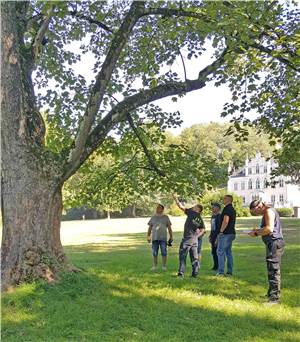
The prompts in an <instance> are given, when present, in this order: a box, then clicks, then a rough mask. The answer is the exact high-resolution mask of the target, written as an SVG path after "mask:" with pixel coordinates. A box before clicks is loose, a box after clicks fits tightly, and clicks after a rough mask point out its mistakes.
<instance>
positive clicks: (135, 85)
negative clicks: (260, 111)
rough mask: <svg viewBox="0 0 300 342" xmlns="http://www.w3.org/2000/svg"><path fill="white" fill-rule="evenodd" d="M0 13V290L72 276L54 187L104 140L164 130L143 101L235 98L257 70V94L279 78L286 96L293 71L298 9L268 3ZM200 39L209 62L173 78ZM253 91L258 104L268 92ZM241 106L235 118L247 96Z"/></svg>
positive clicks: (25, 5)
mask: <svg viewBox="0 0 300 342" xmlns="http://www.w3.org/2000/svg"><path fill="white" fill-rule="evenodd" d="M1 17H2V18H1V32H2V38H1V44H2V48H1V52H2V58H1V70H2V75H1V77H2V83H1V86H2V89H1V91H2V108H1V113H2V176H1V177H2V178H1V185H2V197H1V205H2V218H3V238H2V250H1V252H2V285H3V286H4V287H6V286H8V285H10V284H18V283H20V282H22V281H30V280H31V279H35V278H40V277H42V278H46V279H48V280H51V279H55V278H56V277H57V273H58V271H59V270H61V269H71V266H70V265H69V264H68V261H67V259H66V257H65V254H64V252H63V248H62V245H61V241H60V231H59V230H60V217H61V211H62V197H61V189H62V186H63V184H64V182H65V181H66V180H67V179H69V177H71V176H72V175H73V174H74V173H75V172H76V171H77V170H78V168H79V167H80V166H81V165H82V164H83V163H84V162H85V161H86V159H87V158H89V156H90V155H91V154H92V153H93V152H94V151H95V150H96V149H97V148H98V147H100V146H102V144H103V143H104V142H105V141H107V139H109V136H110V135H111V134H112V133H113V134H115V135H117V134H118V135H122V134H123V133H124V131H125V132H126V131H128V130H130V129H131V130H133V131H134V132H137V130H136V129H135V127H136V126H137V125H139V124H140V123H142V122H143V121H145V120H148V121H149V120H152V121H153V120H159V121H160V124H161V126H162V127H164V126H165V125H166V122H168V120H171V122H172V116H170V117H166V116H165V115H162V113H161V111H159V110H158V109H157V107H156V106H154V107H153V106H150V105H149V104H151V102H153V101H155V100H158V99H161V98H164V97H168V96H172V97H173V98H174V97H176V96H183V95H184V94H185V93H187V92H190V91H194V90H198V89H201V88H203V87H205V85H206V84H207V83H208V82H210V81H213V82H215V83H216V85H218V84H220V83H222V82H224V83H225V82H229V84H230V86H231V88H232V90H233V101H235V100H236V97H237V94H236V88H238V89H239V82H242V80H243V77H246V78H247V75H249V78H247V80H248V81H247V82H248V83H247V85H249V86H250V85H252V83H253V82H252V79H253V78H255V75H257V74H259V73H260V72H263V75H264V76H265V82H262V83H261V85H260V88H259V89H262V90H263V89H265V88H268V87H270V86H271V85H272V84H274V83H276V77H277V76H278V77H279V76H280V75H283V76H282V77H281V87H284V86H285V93H287V91H286V90H287V89H288V87H289V82H290V83H291V80H292V79H293V75H295V73H296V65H295V64H294V59H293V58H294V55H293V54H295V46H294V36H295V28H294V26H293V24H291V22H292V23H294V22H295V19H294V18H295V17H296V13H294V12H293V11H292V10H288V9H284V5H282V4H280V3H278V2H276V1H273V2H266V1H264V2H262V1H257V2H230V1H224V2H205V1H188V2H164V1H159V2H157V1H149V2H143V1H136V2H131V1H122V2H102V1H90V2H75V1H74V2H72V1H67V2H59V1H51V2H43V1H39V2H35V1H31V2H27V1H2V2H1ZM285 37H288V39H285ZM207 40H212V41H213V47H214V48H215V53H214V56H213V57H214V59H213V60H212V62H211V64H209V65H207V66H206V67H205V68H203V69H199V71H198V72H197V74H196V75H195V76H194V78H193V79H187V77H186V72H184V75H183V76H182V77H180V76H179V75H178V74H177V73H176V72H174V70H173V69H172V65H173V63H174V61H176V60H178V59H179V60H182V61H183V66H185V63H184V60H185V59H186V58H201V55H202V52H203V50H204V43H205V41H207ZM76 41H77V42H78V41H80V42H81V46H80V51H81V54H84V53H87V52H90V53H92V54H93V55H94V63H93V65H91V72H92V73H93V75H94V81H92V82H91V83H88V82H87V80H85V79H84V78H83V77H82V76H81V75H80V74H77V73H76V72H75V71H74V69H73V68H72V65H73V64H74V63H76V61H78V59H79V58H80V54H79V53H76V52H72V49H71V48H70V44H71V43H72V42H76ZM184 69H185V68H184ZM241 71H242V73H241ZM268 75H270V76H268ZM272 75H275V76H274V77H273V78H272ZM33 76H34V77H33ZM294 83H295V82H294ZM264 87H265V88H264ZM248 88H249V87H248ZM252 88H253V85H252ZM43 89H47V91H40V90H43ZM39 92H40V94H39ZM258 95H259V97H258V99H259V100H260V104H261V103H263V98H264V97H263V96H266V94H261V93H259V94H258ZM248 100H249V101H248V102H247V103H246V104H244V105H245V106H246V107H245V108H244V107H242V110H247V109H248V107H247V106H251V103H252V102H253V103H255V101H256V100H257V98H255V96H253V97H249V98H248ZM267 100H268V101H272V100H274V101H275V96H273V97H272V96H269V97H268V98H267ZM267 100H266V99H265V101H267ZM282 101H284V99H282ZM281 103H282V102H281ZM42 107H43V108H45V107H46V108H48V109H51V110H50V111H49V112H48V114H47V119H48V122H49V126H48V127H47V130H48V129H49V127H51V125H53V126H55V127H56V128H58V130H56V131H59V132H60V134H57V135H53V134H52V135H51V131H48V132H47V131H46V129H45V124H44V120H43V117H42V116H41V115H40V109H41V108H42ZM227 109H228V108H227ZM234 109H235V107H233V108H229V109H228V111H229V113H230V111H234ZM267 109H268V108H267ZM285 109H286V108H284V110H285ZM280 110H283V108H281V107H280V106H278V117H277V118H278V120H281V117H280ZM274 120H276V117H275V119H274ZM167 124H168V123H167ZM48 133H49V137H47V134H48ZM45 135H46V136H45ZM141 148H143V150H144V152H145V153H146V155H147V157H148V161H149V165H150V166H151V168H152V169H153V170H154V171H156V172H157V173H158V174H159V175H160V176H161V177H164V175H165V173H164V172H163V170H160V169H159V166H157V165H156V161H155V159H154V158H153V157H151V155H150V154H149V153H147V150H146V149H145V146H142V147H141Z"/></svg>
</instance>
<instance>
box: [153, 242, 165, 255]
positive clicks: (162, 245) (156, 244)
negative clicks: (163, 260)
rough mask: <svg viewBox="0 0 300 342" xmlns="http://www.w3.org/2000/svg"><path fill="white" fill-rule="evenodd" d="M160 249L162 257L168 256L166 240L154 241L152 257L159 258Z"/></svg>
mask: <svg viewBox="0 0 300 342" xmlns="http://www.w3.org/2000/svg"><path fill="white" fill-rule="evenodd" d="M159 247H160V252H161V255H162V256H164V257H165V256H167V241H164V240H154V241H152V255H153V256H155V257H156V256H158V249H159Z"/></svg>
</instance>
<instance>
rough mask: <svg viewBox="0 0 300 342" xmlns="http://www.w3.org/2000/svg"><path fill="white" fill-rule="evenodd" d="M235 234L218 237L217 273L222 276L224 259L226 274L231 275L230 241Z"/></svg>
mask: <svg viewBox="0 0 300 342" xmlns="http://www.w3.org/2000/svg"><path fill="white" fill-rule="evenodd" d="M234 239H235V234H220V235H219V236H218V249H217V254H218V264H219V265H218V273H221V274H224V269H225V258H226V259H227V273H229V274H232V267H233V258H232V252H231V248H232V241H233V240H234Z"/></svg>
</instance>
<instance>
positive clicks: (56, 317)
mask: <svg viewBox="0 0 300 342" xmlns="http://www.w3.org/2000/svg"><path fill="white" fill-rule="evenodd" d="M146 284H147V282H146V283H144V284H143V286H141V285H142V284H141V283H139V282H136V281H135V280H134V279H132V278H131V277H130V276H129V277H125V276H122V275H120V274H118V273H103V274H101V273H100V274H99V273H96V274H91V273H86V272H83V273H81V274H77V275H75V274H64V275H63V277H62V279H61V281H60V283H58V284H56V285H55V286H51V285H48V284H42V283H39V284H36V285H35V286H33V287H32V291H31V292H28V291H27V292H24V293H23V294H22V293H18V291H16V293H15V294H14V293H12V294H7V295H5V297H4V299H3V306H5V308H6V310H8V309H9V308H15V309H17V310H18V311H19V312H20V311H24V312H29V313H30V314H31V316H30V317H27V318H24V319H22V320H20V321H19V322H17V321H16V320H13V319H11V318H9V316H7V315H4V317H3V321H2V324H3V325H2V337H3V340H4V341H16V340H17V341H67V340H72V341H114V342H115V341H147V342H148V341H157V340H160V341H174V342H177V341H178V342H179V341H180V342H181V341H189V340H191V339H192V340H195V341H250V340H251V341H260V340H262V341H263V340H266V341H271V340H276V341H296V340H297V338H299V337H300V336H299V334H298V332H299V325H298V324H297V322H296V321H295V320H294V319H293V318H292V317H290V316H289V317H287V316H286V317H285V319H284V320H283V319H282V317H281V315H282V314H283V309H280V308H279V309H278V308H277V311H278V316H276V315H274V314H273V313H274V310H270V309H269V308H258V310H257V308H256V307H255V306H252V304H251V303H250V304H247V305H245V304H243V303H240V302H239V301H230V300H228V299H224V298H223V299H219V298H214V297H213V296H211V297H209V296H202V295H200V294H197V293H191V292H190V291H189V290H188V289H186V288H185V287H184V286H183V288H181V286H180V287H179V290H177V291H174V289H167V288H164V287H163V286H164V284H163V283H161V284H160V285H161V289H159V288H155V287H154V288H153V287H151V285H149V284H148V286H147V285H146ZM181 284H183V283H181Z"/></svg>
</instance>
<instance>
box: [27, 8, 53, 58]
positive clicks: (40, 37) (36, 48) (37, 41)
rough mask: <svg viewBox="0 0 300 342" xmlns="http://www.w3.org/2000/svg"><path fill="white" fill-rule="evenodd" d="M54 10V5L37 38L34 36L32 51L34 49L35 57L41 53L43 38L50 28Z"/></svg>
mask: <svg viewBox="0 0 300 342" xmlns="http://www.w3.org/2000/svg"><path fill="white" fill-rule="evenodd" d="M53 11H54V6H51V7H50V9H49V11H48V14H47V16H46V17H45V18H44V21H43V22H42V24H41V26H40V28H39V30H38V32H37V34H36V36H35V38H34V42H33V44H32V51H33V56H34V58H37V57H38V54H39V50H40V47H41V45H42V42H43V38H44V37H45V34H46V32H47V30H48V27H49V24H50V21H51V18H52V15H53Z"/></svg>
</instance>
